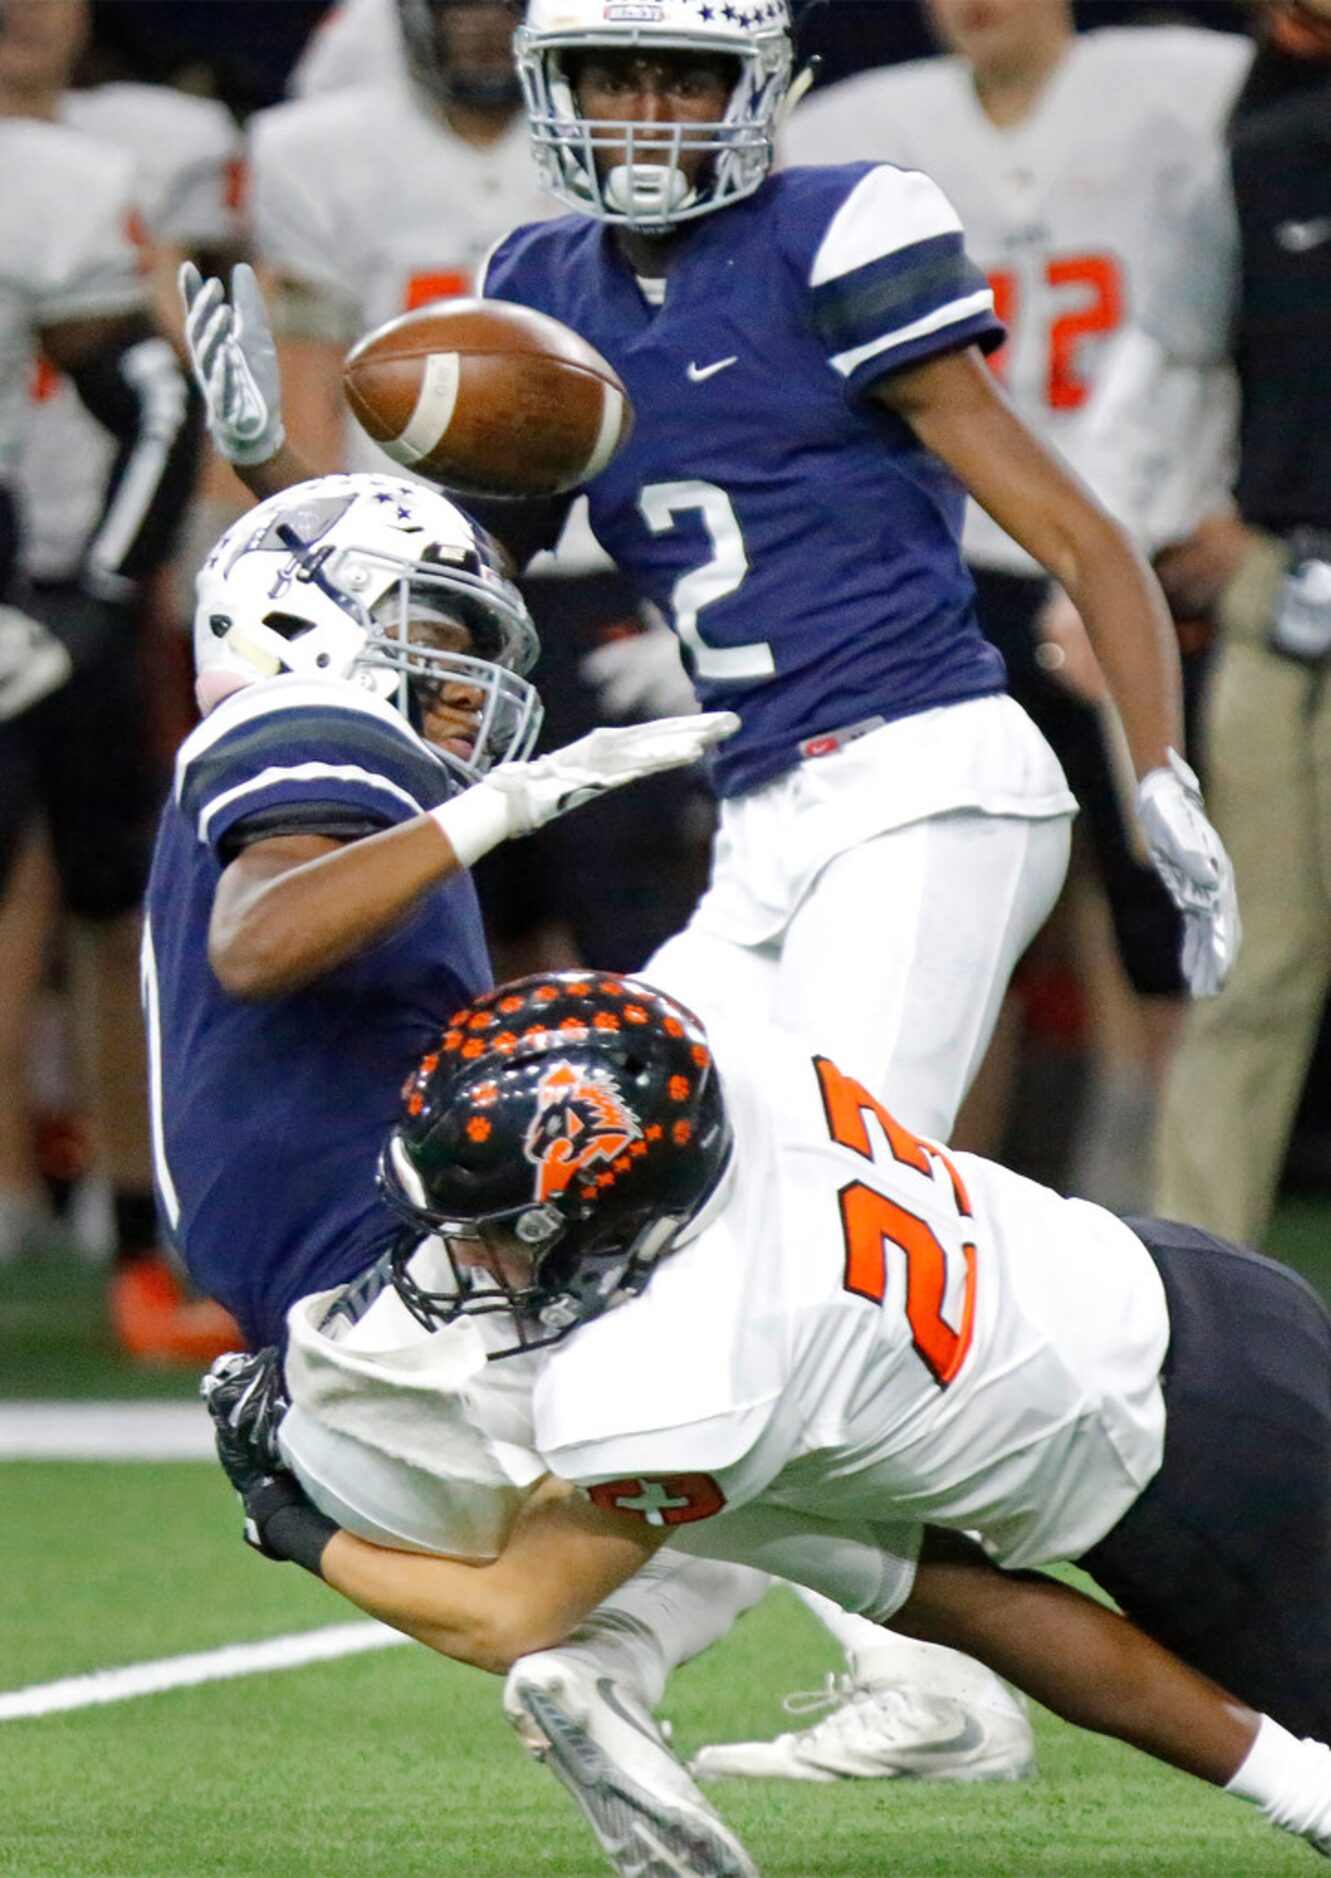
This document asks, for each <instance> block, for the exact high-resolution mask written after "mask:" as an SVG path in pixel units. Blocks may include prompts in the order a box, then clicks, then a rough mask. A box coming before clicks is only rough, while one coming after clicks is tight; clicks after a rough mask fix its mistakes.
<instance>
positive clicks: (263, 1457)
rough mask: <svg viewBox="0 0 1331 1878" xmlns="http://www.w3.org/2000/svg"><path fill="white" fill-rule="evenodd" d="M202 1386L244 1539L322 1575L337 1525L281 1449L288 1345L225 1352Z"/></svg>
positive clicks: (272, 1555) (287, 1403)
mask: <svg viewBox="0 0 1331 1878" xmlns="http://www.w3.org/2000/svg"><path fill="white" fill-rule="evenodd" d="M199 1393H200V1394H201V1395H202V1397H203V1399H204V1401H205V1402H206V1403H207V1405H208V1413H209V1414H210V1415H211V1416H212V1418H213V1438H214V1440H215V1441H216V1443H217V1458H218V1460H219V1461H220V1462H221V1463H222V1467H223V1470H224V1471H225V1473H226V1477H227V1479H228V1480H229V1481H230V1482H231V1484H232V1486H233V1487H234V1488H235V1489H236V1492H237V1493H238V1494H239V1495H240V1503H241V1505H242V1506H243V1507H244V1509H245V1543H246V1544H247V1545H250V1546H253V1548H254V1550H255V1551H256V1552H261V1553H262V1554H263V1556H264V1557H265V1558H271V1559H280V1560H288V1559H289V1560H290V1561H292V1563H294V1564H296V1565H303V1566H304V1567H305V1569H306V1571H311V1572H313V1573H314V1574H315V1576H316V1577H318V1576H319V1575H320V1572H319V1560H320V1559H321V1557H322V1556H323V1549H324V1547H325V1546H326V1545H327V1543H328V1541H329V1540H330V1539H331V1538H332V1536H333V1534H334V1533H335V1532H336V1531H337V1530H338V1528H337V1525H336V1522H335V1521H333V1520H331V1519H327V1518H325V1516H324V1515H323V1514H322V1513H321V1512H319V1511H318V1509H317V1508H316V1507H314V1506H312V1505H311V1503H310V1501H309V1500H308V1499H307V1497H306V1495H305V1490H304V1488H303V1487H302V1486H301V1484H300V1482H299V1481H298V1480H297V1479H296V1476H295V1475H294V1474H293V1473H291V1472H290V1471H289V1469H288V1468H286V1467H285V1466H284V1465H283V1462H282V1456H281V1454H280V1452H279V1450H278V1446H277V1431H278V1428H279V1426H280V1425H281V1421H282V1417H283V1416H284V1415H285V1414H286V1412H287V1409H288V1408H289V1407H290V1406H291V1404H290V1398H289V1397H288V1395H287V1391H286V1379H285V1377H284V1376H283V1374H282V1357H281V1353H280V1352H279V1351H278V1350H277V1348H276V1347H275V1346H273V1345H270V1346H269V1347H268V1348H267V1349H266V1350H260V1351H258V1352H257V1354H256V1355H253V1356H247V1355H245V1354H243V1353H242V1352H241V1351H239V1350H233V1351H231V1352H230V1354H229V1355H227V1356H219V1357H218V1359H217V1361H216V1362H215V1363H214V1364H213V1366H212V1368H211V1369H210V1370H209V1371H208V1374H207V1375H206V1376H205V1377H204V1379H203V1381H202V1382H201V1383H200V1385H199Z"/></svg>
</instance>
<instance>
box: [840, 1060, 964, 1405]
mask: <svg viewBox="0 0 1331 1878" xmlns="http://www.w3.org/2000/svg"><path fill="white" fill-rule="evenodd" d="M814 1067H815V1069H816V1070H817V1071H818V1086H819V1088H820V1089H821V1091H822V1097H823V1109H824V1112H825V1113H826V1116H827V1131H828V1133H829V1134H830V1136H831V1137H832V1139H833V1141H835V1142H836V1143H837V1145H838V1146H839V1147H843V1148H850V1149H852V1150H853V1152H854V1153H856V1154H862V1155H863V1156H864V1157H865V1159H866V1160H872V1159H873V1144H872V1142H871V1141H870V1138H869V1130H868V1127H867V1125H866V1122H865V1117H866V1116H868V1115H872V1116H873V1117H874V1119H875V1120H876V1121H877V1123H878V1125H879V1127H880V1128H881V1129H882V1131H883V1137H884V1139H885V1140H886V1142H887V1145H888V1148H889V1150H890V1152H891V1154H892V1158H893V1160H894V1161H896V1162H897V1164H898V1165H899V1166H901V1167H910V1168H913V1169H914V1170H915V1171H916V1173H920V1174H924V1175H926V1176H927V1177H928V1178H929V1179H932V1178H933V1163H934V1162H935V1161H941V1162H942V1164H943V1166H944V1167H945V1168H946V1170H947V1174H948V1178H949V1180H950V1181H951V1182H952V1196H953V1199H954V1200H955V1201H956V1206H957V1212H958V1213H959V1214H960V1216H961V1217H962V1218H963V1219H969V1218H970V1215H971V1204H970V1198H969V1196H968V1195H967V1192H966V1188H965V1185H964V1183H963V1181H962V1178H961V1175H960V1174H959V1173H958V1172H957V1169H956V1167H955V1166H954V1165H953V1162H952V1159H951V1157H950V1156H949V1155H948V1154H945V1153H944V1151H943V1149H942V1148H940V1147H937V1146H935V1145H934V1144H933V1143H932V1142H931V1143H929V1144H927V1145H926V1143H924V1142H923V1141H921V1140H920V1139H919V1138H918V1137H917V1136H915V1135H913V1134H911V1132H910V1131H909V1129H906V1128H903V1127H902V1126H901V1123H900V1122H899V1121H897V1119H896V1117H895V1116H893V1115H890V1114H889V1113H888V1111H887V1110H886V1109H885V1108H884V1107H883V1105H882V1103H881V1102H879V1101H877V1100H876V1099H875V1097H873V1096H871V1095H870V1094H869V1091H868V1090H867V1089H866V1088H864V1087H863V1085H862V1084H860V1083H858V1082H856V1081H855V1080H854V1078H853V1077H850V1076H847V1075H845V1074H844V1073H843V1072H842V1071H841V1070H839V1069H838V1068H837V1066H836V1064H835V1063H831V1062H829V1061H828V1059H827V1058H826V1057H824V1056H817V1057H815V1058H814ZM838 1197H839V1199H840V1203H841V1230H842V1236H843V1238H844V1240H845V1248H846V1264H845V1271H844V1275H843V1278H842V1283H843V1284H844V1286H845V1288H846V1290H847V1291H851V1292H854V1294H855V1296H856V1297H860V1298H867V1299H868V1300H869V1301H870V1303H873V1304H881V1303H882V1302H883V1299H884V1298H885V1297H886V1295H887V1252H888V1247H889V1246H894V1247H895V1248H896V1250H897V1251H898V1252H900V1253H901V1254H902V1256H903V1258H904V1259H905V1261H906V1322H907V1323H908V1324H909V1325H910V1334H911V1341H912V1342H913V1344H914V1345H915V1349H916V1351H917V1352H918V1354H919V1357H920V1360H921V1361H922V1362H923V1363H924V1366H925V1368H926V1369H927V1370H928V1371H929V1374H930V1375H931V1376H932V1377H933V1379H934V1381H935V1382H936V1383H937V1384H938V1385H939V1387H940V1388H943V1389H945V1388H946V1387H947V1385H948V1384H949V1383H950V1382H951V1381H952V1380H953V1378H954V1377H955V1376H956V1375H957V1373H958V1371H959V1370H960V1369H961V1366H962V1364H963V1363H964V1362H965V1361H966V1357H967V1354H968V1352H969V1350H970V1347H971V1336H972V1334H973V1331H974V1327H975V1247H974V1246H973V1245H971V1244H969V1243H968V1244H965V1245H963V1246H962V1248H961V1256H962V1260H963V1263H964V1266H965V1272H964V1277H963V1280H962V1288H961V1310H960V1322H959V1323H958V1324H956V1325H953V1324H950V1323H949V1322H948V1320H947V1319H946V1317H944V1315H943V1306H944V1304H945V1302H946V1299H947V1292H948V1281H949V1278H950V1276H951V1274H950V1272H949V1269H948V1254H947V1248H946V1247H945V1246H944V1245H943V1243H942V1241H941V1240H940V1239H939V1237H938V1235H937V1233H935V1232H934V1230H933V1228H932V1227H931V1226H930V1225H929V1224H928V1223H927V1222H926V1221H925V1220H922V1219H920V1218H919V1217H918V1216H917V1215H916V1214H914V1213H911V1212H909V1211H908V1210H907V1209H906V1208H905V1207H904V1206H899V1205H898V1204H897V1202H896V1201H895V1200H890V1199H889V1198H888V1197H887V1195H886V1194H884V1193H880V1192H879V1191H878V1189H877V1188H876V1187H870V1186H869V1185H867V1184H866V1182H864V1181H862V1180H853V1181H851V1182H849V1184H848V1185H846V1186H844V1187H843V1188H842V1189H841V1192H840V1195H839V1196H838Z"/></svg>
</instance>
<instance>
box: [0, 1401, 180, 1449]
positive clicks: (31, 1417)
mask: <svg viewBox="0 0 1331 1878" xmlns="http://www.w3.org/2000/svg"><path fill="white" fill-rule="evenodd" d="M214 1458H215V1451H214V1448H213V1436H212V1426H211V1424H210V1423H209V1420H208V1411H207V1410H206V1409H205V1408H204V1406H203V1403H202V1402H198V1401H188V1400H187V1401H183V1402H0V1461H211V1460H213V1459H214Z"/></svg>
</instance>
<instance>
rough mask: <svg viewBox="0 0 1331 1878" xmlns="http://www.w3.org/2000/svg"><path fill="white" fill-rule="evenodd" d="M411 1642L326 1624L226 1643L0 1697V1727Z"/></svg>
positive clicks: (373, 1627) (380, 1630)
mask: <svg viewBox="0 0 1331 1878" xmlns="http://www.w3.org/2000/svg"><path fill="white" fill-rule="evenodd" d="M408 1641H409V1639H408V1638H406V1637H404V1636H402V1635H401V1634H400V1633H399V1632H398V1631H396V1630H389V1629H388V1627H387V1626H386V1625H385V1624H376V1623H372V1622H371V1623H356V1624H328V1625H326V1626H325V1627H324V1628H323V1629H322V1630H302V1631H298V1632H296V1633H295V1634H294V1635H292V1636H288V1637H269V1638H268V1639H267V1640H266V1641H265V1642H263V1643H228V1644H225V1645H224V1646H223V1647H222V1648H221V1649H220V1650H198V1651H196V1652H195V1653H194V1654H193V1655H191V1656H163V1657H159V1658H157V1660H156V1661H155V1662H148V1663H126V1664H125V1665H124V1667H123V1668H121V1669H98V1670H94V1671H93V1672H92V1673H91V1675H87V1676H65V1677H63V1678H62V1679H61V1680H60V1681H59V1682H38V1683H33V1684H32V1685H31V1686H30V1687H29V1688H27V1689H11V1690H9V1691H7V1692H6V1693H4V1694H0V1722H5V1721H22V1720H25V1719H27V1718H29V1717H31V1716H34V1715H60V1714H64V1713H65V1712H67V1711H68V1710H69V1709H76V1708H97V1707H100V1706H101V1705H102V1704H103V1703H106V1702H129V1701H132V1700H133V1699H134V1698H135V1697H136V1696H140V1695H158V1694H160V1693H161V1692H162V1691H163V1690H164V1689H192V1688H194V1687H195V1686H196V1685H197V1684H198V1683H201V1682H227V1681H229V1680H230V1679H231V1678H232V1677H234V1676H257V1675H262V1674H263V1673H264V1672H266V1671H268V1670H274V1669H299V1668H300V1667H301V1666H302V1665H303V1664H305V1663H326V1662H329V1661H331V1660H332V1659H333V1658H334V1657H338V1656H359V1655H362V1654H363V1653H364V1652H365V1651H366V1650H391V1649H393V1648H394V1647H395V1646H396V1645H397V1644H399V1643H406V1642H408Z"/></svg>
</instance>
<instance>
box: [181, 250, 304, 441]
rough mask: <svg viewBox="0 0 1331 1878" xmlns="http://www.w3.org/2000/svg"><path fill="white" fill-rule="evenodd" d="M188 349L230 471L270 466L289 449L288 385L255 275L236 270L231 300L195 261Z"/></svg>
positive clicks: (187, 289) (186, 296)
mask: <svg viewBox="0 0 1331 1878" xmlns="http://www.w3.org/2000/svg"><path fill="white" fill-rule="evenodd" d="M178 280H179V284H180V297H181V299H182V300H183V301H184V303H185V344H186V345H187V346H188V348H189V359H190V364H191V366H192V367H193V368H194V377H195V379H196V381H197V382H198V386H199V390H200V391H201V392H202V393H203V401H204V404H205V405H206V406H207V410H208V434H209V436H210V437H211V438H212V440H213V442H214V444H215V445H216V446H217V449H218V450H219V451H220V452H221V454H222V455H223V456H224V457H225V458H226V459H227V461H228V462H229V463H239V464H248V463H266V462H267V461H268V459H269V457H272V456H276V455H277V452H278V451H279V450H280V449H281V448H282V445H283V443H285V441H286V429H285V427H284V425H283V423H282V381H281V377H280V375H279V373H278V369H277V347H276V345H275V344H274V343H273V329H272V326H271V325H270V324H269V320H268V309H267V307H266V306H265V305H264V303H263V295H262V294H261V293H260V291H259V283H258V280H257V279H256V278H255V274H254V269H253V268H252V267H248V266H247V265H246V264H245V262H244V261H242V262H240V263H239V265H238V266H236V267H234V268H233V269H232V270H231V299H230V301H229V302H228V300H227V297H226V288H225V287H224V286H223V284H222V282H221V281H220V280H218V279H216V277H213V278H211V279H209V280H205V279H204V278H203V276H202V274H200V272H199V270H198V268H197V267H195V265H194V263H193V262H192V261H186V262H185V263H184V265H183V266H182V268H181V270H180V273H179V276H178Z"/></svg>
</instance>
